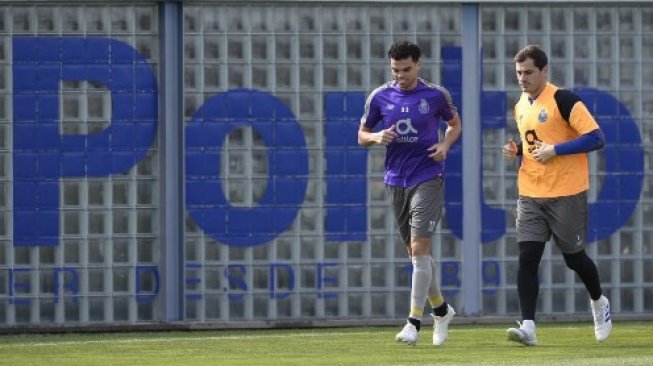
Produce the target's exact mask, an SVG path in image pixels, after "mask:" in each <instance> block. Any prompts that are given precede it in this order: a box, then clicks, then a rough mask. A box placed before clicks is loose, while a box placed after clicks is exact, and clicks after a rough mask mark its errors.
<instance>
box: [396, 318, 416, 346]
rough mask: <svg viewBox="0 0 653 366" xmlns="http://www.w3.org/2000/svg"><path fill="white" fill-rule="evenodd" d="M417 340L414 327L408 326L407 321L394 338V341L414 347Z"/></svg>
mask: <svg viewBox="0 0 653 366" xmlns="http://www.w3.org/2000/svg"><path fill="white" fill-rule="evenodd" d="M417 340H419V333H418V332H417V328H415V326H414V325H412V324H410V322H408V321H407V322H406V325H404V329H402V330H401V332H399V333H397V335H396V336H395V341H397V342H404V343H406V344H410V345H411V346H414V345H416V344H417Z"/></svg>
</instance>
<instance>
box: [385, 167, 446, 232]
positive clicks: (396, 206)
mask: <svg viewBox="0 0 653 366" xmlns="http://www.w3.org/2000/svg"><path fill="white" fill-rule="evenodd" d="M387 190H388V194H389V195H390V197H391V198H392V209H393V211H394V215H395V220H396V222H397V226H398V227H399V235H401V240H402V241H403V242H404V243H405V244H408V243H410V238H411V237H416V238H430V237H431V236H432V235H433V232H434V231H435V227H436V226H437V225H438V222H439V221H440V218H441V217H442V207H443V204H444V203H443V201H444V179H443V178H442V176H439V177H437V178H435V179H431V180H427V181H426V182H422V183H420V184H418V185H416V186H414V187H394V186H387Z"/></svg>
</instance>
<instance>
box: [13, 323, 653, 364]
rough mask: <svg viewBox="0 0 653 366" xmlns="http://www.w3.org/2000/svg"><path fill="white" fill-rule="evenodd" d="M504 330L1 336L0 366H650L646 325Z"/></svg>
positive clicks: (652, 352) (650, 326)
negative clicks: (520, 340) (526, 339)
mask: <svg viewBox="0 0 653 366" xmlns="http://www.w3.org/2000/svg"><path fill="white" fill-rule="evenodd" d="M509 326H512V325H510V324H506V325H496V324H493V325H456V324H455V323H454V324H452V325H451V327H450V330H449V339H448V340H447V342H446V343H445V344H444V345H442V346H440V347H434V346H432V345H431V334H432V332H431V329H429V328H430V327H428V326H425V328H424V329H423V330H422V339H421V341H420V343H418V345H417V346H415V347H411V346H406V345H403V344H398V343H395V342H394V335H395V333H396V332H397V331H399V329H400V326H397V327H393V328H388V327H367V328H335V329H302V330H293V329H283V330H228V331H227V330H225V331H189V332H152V333H106V334H58V335H57V334H39V335H35V334H30V335H2V336H0V365H20V366H26V365H53V366H55V365H66V366H69V365H85V366H91V365H103V366H104V365H120V366H127V365H547V366H553V365H574V366H584V365H592V366H594V365H653V332H652V330H653V323H651V322H641V323H635V322H623V323H615V327H614V329H613V332H612V335H611V336H610V338H609V339H608V340H607V341H606V342H604V343H601V344H599V343H597V342H596V341H595V340H594V333H593V330H592V326H591V324H588V323H564V324H546V323H542V324H539V325H538V330H537V337H538V340H539V343H540V345H539V346H537V347H525V346H522V345H520V344H517V343H513V342H509V341H507V340H506V334H505V331H506V328H507V327H509Z"/></svg>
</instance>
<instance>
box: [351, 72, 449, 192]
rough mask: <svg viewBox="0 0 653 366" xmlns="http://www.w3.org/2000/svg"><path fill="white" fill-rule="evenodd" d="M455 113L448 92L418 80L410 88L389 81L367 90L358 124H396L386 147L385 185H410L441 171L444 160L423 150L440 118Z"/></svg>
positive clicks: (434, 138) (430, 143) (434, 134)
mask: <svg viewBox="0 0 653 366" xmlns="http://www.w3.org/2000/svg"><path fill="white" fill-rule="evenodd" d="M455 113H456V107H454V105H453V102H452V101H451V95H449V92H448V91H447V90H446V89H445V88H443V87H441V86H438V85H435V84H431V83H428V82H426V81H424V80H422V79H418V80H417V86H416V87H415V88H413V89H411V90H401V89H400V88H399V87H398V86H397V85H396V84H395V82H394V81H391V82H388V83H386V84H383V85H381V86H380V87H378V88H376V89H375V90H374V91H373V92H372V93H370V95H369V97H367V101H366V102H365V114H364V115H363V117H362V118H361V124H363V126H364V127H367V128H369V129H374V127H376V125H377V124H378V123H379V122H382V123H383V128H384V129H386V128H389V127H390V126H392V125H396V126H395V132H396V133H397V134H398V136H397V137H396V138H395V140H394V141H392V142H391V143H390V144H388V145H387V146H386V156H385V183H386V184H388V185H391V186H399V187H412V186H415V185H417V184H419V183H422V182H424V181H427V180H429V179H433V178H435V177H437V176H438V175H442V174H444V162H436V161H434V160H433V159H431V158H429V157H428V155H429V154H431V152H429V151H427V149H428V148H429V147H431V146H433V145H434V144H436V143H437V142H438V125H439V123H440V121H441V120H442V121H450V120H451V119H452V118H453V117H454V115H455Z"/></svg>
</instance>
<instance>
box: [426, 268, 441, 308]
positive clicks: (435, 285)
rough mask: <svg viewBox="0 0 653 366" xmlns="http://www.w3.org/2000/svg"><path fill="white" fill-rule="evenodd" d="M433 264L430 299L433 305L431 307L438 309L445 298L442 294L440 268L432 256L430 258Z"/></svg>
mask: <svg viewBox="0 0 653 366" xmlns="http://www.w3.org/2000/svg"><path fill="white" fill-rule="evenodd" d="M429 259H430V262H431V286H429V292H428V299H429V302H430V303H431V307H433V308H437V307H438V306H440V305H442V303H443V302H444V298H443V297H442V293H441V292H440V280H439V277H438V266H437V265H436V264H435V261H434V260H433V258H432V257H431V256H429Z"/></svg>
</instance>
